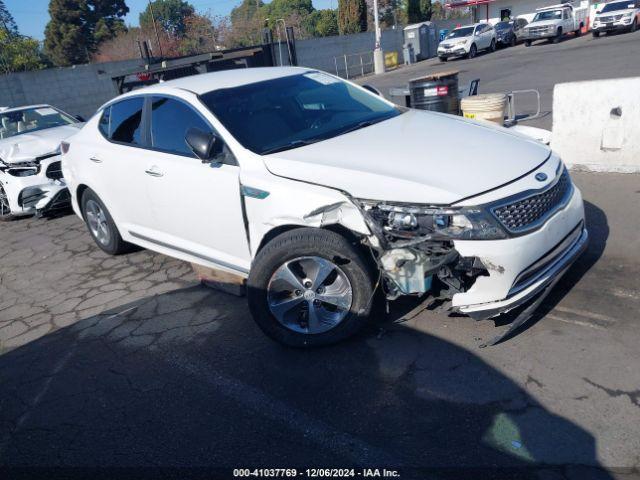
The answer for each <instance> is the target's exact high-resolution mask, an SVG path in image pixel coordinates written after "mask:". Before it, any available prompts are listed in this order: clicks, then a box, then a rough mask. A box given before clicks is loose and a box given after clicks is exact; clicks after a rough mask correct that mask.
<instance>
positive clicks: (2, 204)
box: [0, 183, 16, 222]
mask: <svg viewBox="0 0 640 480" xmlns="http://www.w3.org/2000/svg"><path fill="white" fill-rule="evenodd" d="M15 218H16V217H15V216H14V215H12V214H11V208H10V207H9V201H8V200H7V192H5V190H4V187H3V186H2V184H1V183H0V222H10V221H12V220H15Z"/></svg>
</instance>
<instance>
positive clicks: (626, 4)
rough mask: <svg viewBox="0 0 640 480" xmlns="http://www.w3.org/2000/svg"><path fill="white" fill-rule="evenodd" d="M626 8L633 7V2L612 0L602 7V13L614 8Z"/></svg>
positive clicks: (611, 10) (612, 10)
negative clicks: (612, 0)
mask: <svg viewBox="0 0 640 480" xmlns="http://www.w3.org/2000/svg"><path fill="white" fill-rule="evenodd" d="M628 8H635V6H634V4H633V2H632V3H629V2H613V3H607V4H606V5H605V6H604V7H603V8H602V13H607V12H614V11H616V10H627V9H628Z"/></svg>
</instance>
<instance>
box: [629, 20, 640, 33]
mask: <svg viewBox="0 0 640 480" xmlns="http://www.w3.org/2000/svg"><path fill="white" fill-rule="evenodd" d="M637 29H638V20H636V19H635V18H634V19H633V22H631V26H630V27H629V32H631V33H633V32H635V31H636V30H637Z"/></svg>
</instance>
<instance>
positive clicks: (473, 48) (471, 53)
mask: <svg viewBox="0 0 640 480" xmlns="http://www.w3.org/2000/svg"><path fill="white" fill-rule="evenodd" d="M476 53H478V48H477V47H476V44H475V43H472V44H471V48H470V49H469V53H468V54H467V57H468V58H474V57H475V56H476Z"/></svg>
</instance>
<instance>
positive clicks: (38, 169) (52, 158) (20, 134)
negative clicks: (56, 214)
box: [0, 105, 81, 221]
mask: <svg viewBox="0 0 640 480" xmlns="http://www.w3.org/2000/svg"><path fill="white" fill-rule="evenodd" d="M79 122H80V119H79V118H77V117H72V116H71V115H69V114H67V113H64V112H62V111H61V110H58V109H57V108H54V107H52V106H51V105H32V106H25V107H17V108H4V109H1V110H0V221H4V220H12V219H14V218H16V217H19V216H23V215H32V214H34V213H44V212H46V211H52V210H57V209H61V208H69V192H68V191H67V187H66V185H65V183H64V179H63V178H62V170H61V166H60V142H61V141H62V140H64V139H65V138H67V137H69V136H70V135H73V134H74V133H76V132H77V131H78V130H79V129H80V127H81V124H80V123H79Z"/></svg>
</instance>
